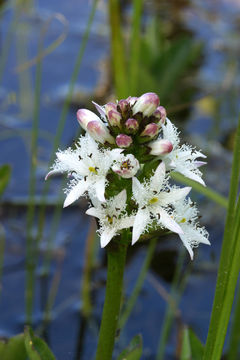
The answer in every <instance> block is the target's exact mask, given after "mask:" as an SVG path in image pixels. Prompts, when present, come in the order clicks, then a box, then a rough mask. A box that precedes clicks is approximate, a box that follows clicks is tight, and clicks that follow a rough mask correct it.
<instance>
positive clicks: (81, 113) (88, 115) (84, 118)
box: [77, 109, 101, 131]
mask: <svg viewBox="0 0 240 360" xmlns="http://www.w3.org/2000/svg"><path fill="white" fill-rule="evenodd" d="M77 120H78V122H79V124H80V125H81V127H82V128H83V129H84V130H85V131H87V126H88V123H89V122H90V121H97V122H100V123H101V120H100V119H99V117H98V116H97V115H96V114H94V112H92V111H90V110H87V109H79V110H78V111H77Z"/></svg>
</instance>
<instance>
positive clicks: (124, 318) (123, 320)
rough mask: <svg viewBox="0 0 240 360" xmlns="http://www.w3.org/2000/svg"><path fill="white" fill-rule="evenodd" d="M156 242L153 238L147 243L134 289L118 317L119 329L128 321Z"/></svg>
mask: <svg viewBox="0 0 240 360" xmlns="http://www.w3.org/2000/svg"><path fill="white" fill-rule="evenodd" d="M156 244H157V238H153V239H152V240H151V241H150V243H149V245H148V249H147V254H146V257H145V260H144V263H143V266H142V268H141V270H140V273H139V276H138V278H137V281H136V284H135V286H134V289H133V291H132V294H131V296H130V298H129V299H128V302H127V304H126V307H125V309H124V311H123V313H122V316H121V317H120V320H119V327H120V329H123V327H124V326H125V324H126V322H127V321H128V318H129V316H130V314H131V312H132V310H133V308H134V305H135V303H136V301H137V298H138V295H139V293H140V291H141V289H142V286H143V283H144V280H145V278H146V274H147V271H148V269H149V266H150V264H151V260H152V257H153V254H154V251H155V249H156Z"/></svg>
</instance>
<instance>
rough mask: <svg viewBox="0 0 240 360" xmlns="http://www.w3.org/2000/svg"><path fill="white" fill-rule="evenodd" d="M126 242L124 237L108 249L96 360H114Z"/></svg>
mask: <svg viewBox="0 0 240 360" xmlns="http://www.w3.org/2000/svg"><path fill="white" fill-rule="evenodd" d="M123 234H126V232H124V233H123ZM126 240H127V239H126V238H124V235H122V239H121V241H119V242H113V241H111V243H110V245H109V246H108V247H107V257H108V263H107V285H106V295H105V302H104V307H103V314H102V322H101V327H100V332H99V338H98V347H97V354H96V360H103V359H104V360H111V359H112V352H113V347H114V340H115V335H116V330H117V325H118V318H119V312H120V304H121V297H122V287H123V274H124V266H125V261H126V254H127V246H128V242H127V241H126Z"/></svg>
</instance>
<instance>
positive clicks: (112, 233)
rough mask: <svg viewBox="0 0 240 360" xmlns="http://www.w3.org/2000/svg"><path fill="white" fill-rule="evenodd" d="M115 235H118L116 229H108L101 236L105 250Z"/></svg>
mask: <svg viewBox="0 0 240 360" xmlns="http://www.w3.org/2000/svg"><path fill="white" fill-rule="evenodd" d="M115 235H116V229H114V228H112V229H111V228H106V229H105V230H104V231H103V232H102V234H101V238H100V243H101V247H102V248H104V247H105V246H106V245H107V244H108V243H109V242H110V241H111V240H112V238H113V237H114V236H115Z"/></svg>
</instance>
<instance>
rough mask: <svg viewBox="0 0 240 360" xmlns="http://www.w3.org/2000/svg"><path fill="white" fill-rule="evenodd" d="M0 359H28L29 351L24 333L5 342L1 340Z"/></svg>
mask: <svg viewBox="0 0 240 360" xmlns="http://www.w3.org/2000/svg"><path fill="white" fill-rule="evenodd" d="M0 359H1V360H15V359H16V360H26V359H27V353H26V350H25V343H24V336H23V334H20V335H17V336H14V337H12V338H11V339H9V340H7V341H6V342H3V341H2V340H0Z"/></svg>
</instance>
